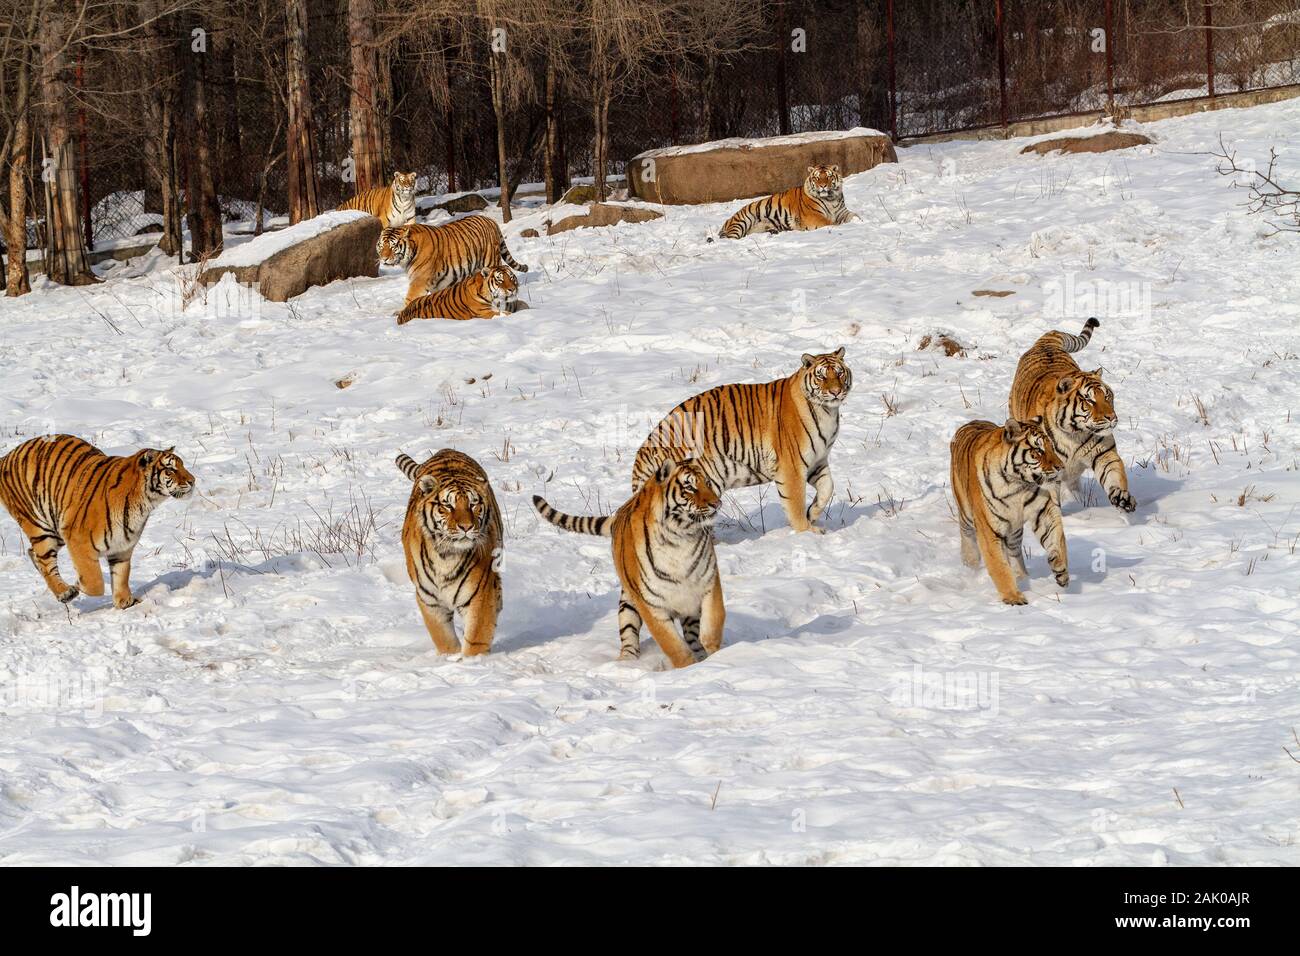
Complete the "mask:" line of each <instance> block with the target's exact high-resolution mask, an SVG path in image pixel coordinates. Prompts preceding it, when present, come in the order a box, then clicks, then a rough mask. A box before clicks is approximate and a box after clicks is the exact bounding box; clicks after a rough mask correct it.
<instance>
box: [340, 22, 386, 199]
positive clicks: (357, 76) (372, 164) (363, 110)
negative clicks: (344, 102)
mask: <svg viewBox="0 0 1300 956" xmlns="http://www.w3.org/2000/svg"><path fill="white" fill-rule="evenodd" d="M348 47H349V49H350V52H351V65H352V78H351V83H350V87H351V99H350V102H349V107H348V121H349V130H350V132H351V136H352V162H353V164H354V167H353V171H354V173H355V174H356V186H357V192H358V193H363V192H365V191H366V190H367V189H373V188H374V187H376V186H382V185H384V137H383V126H382V124H381V119H380V115H379V64H378V58H377V54H376V44H375V4H374V0H348Z"/></svg>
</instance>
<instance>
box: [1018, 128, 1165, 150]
mask: <svg viewBox="0 0 1300 956" xmlns="http://www.w3.org/2000/svg"><path fill="white" fill-rule="evenodd" d="M1150 142H1151V140H1150V138H1149V137H1146V136H1143V135H1142V134H1141V133H1134V132H1131V131H1128V130H1119V129H1112V130H1107V131H1105V132H1102V133H1089V134H1085V135H1082V136H1054V137H1052V138H1051V139H1043V140H1039V141H1038V142H1036V143H1030V144H1029V145H1028V146H1026V147H1025V148H1024V149H1022V150H1021V151H1020V152H1022V153H1037V154H1038V155H1039V156H1046V155H1047V154H1048V153H1051V152H1060V153H1105V152H1109V151H1110V150H1112V149H1129V148H1130V147H1133V146H1146V145H1147V144H1149V143H1150Z"/></svg>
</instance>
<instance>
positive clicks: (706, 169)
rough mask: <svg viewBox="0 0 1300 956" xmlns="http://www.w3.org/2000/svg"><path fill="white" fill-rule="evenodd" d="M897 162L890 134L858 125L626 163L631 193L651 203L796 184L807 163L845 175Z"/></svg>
mask: <svg viewBox="0 0 1300 956" xmlns="http://www.w3.org/2000/svg"><path fill="white" fill-rule="evenodd" d="M896 162H898V155H897V153H895V152H894V144H893V143H892V142H890V139H889V137H888V136H886V135H885V134H884V133H879V132H877V131H875V130H872V129H862V128H858V129H851V130H848V131H832V132H824V133H799V134H796V135H794V136H773V137H769V138H767V139H721V140H717V141H716V142H712V143H701V144H700V145H699V146H673V147H669V148H667V149H652V150H650V151H649V152H646V153H641V154H640V155H639V156H636V157H634V158H633V159H632V160H631V162H629V163H628V164H627V181H628V190H629V194H630V195H632V196H636V197H637V198H638V199H645V200H648V201H650V202H657V203H674V204H675V203H706V202H730V201H731V200H733V199H750V198H753V197H755V196H769V195H771V194H772V193H778V192H781V191H783V190H786V189H790V188H791V187H792V186H798V185H800V184H801V183H803V181H804V179H805V177H806V176H807V175H808V167H809V166H814V165H818V164H823V163H825V164H835V165H838V166H839V167H840V172H841V173H843V174H844V175H845V176H849V175H852V174H853V173H860V172H862V171H863V170H867V169H871V168H872V167H873V166H878V165H879V164H880V163H896Z"/></svg>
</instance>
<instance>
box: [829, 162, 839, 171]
mask: <svg viewBox="0 0 1300 956" xmlns="http://www.w3.org/2000/svg"><path fill="white" fill-rule="evenodd" d="M839 171H840V167H839V164H838V163H837V164H835V165H834V166H832V167H831V172H833V173H838V172H839Z"/></svg>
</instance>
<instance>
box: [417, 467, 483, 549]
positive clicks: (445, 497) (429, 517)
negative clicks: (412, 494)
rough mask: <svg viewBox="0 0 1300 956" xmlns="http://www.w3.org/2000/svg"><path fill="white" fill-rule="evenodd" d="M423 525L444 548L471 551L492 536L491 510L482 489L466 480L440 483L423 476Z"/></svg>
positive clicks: (420, 488)
mask: <svg viewBox="0 0 1300 956" xmlns="http://www.w3.org/2000/svg"><path fill="white" fill-rule="evenodd" d="M416 489H417V491H418V493H419V500H418V502H417V504H416V507H417V508H419V514H420V523H421V524H422V525H423V526H424V530H425V533H426V534H428V535H429V537H431V538H433V540H434V541H435V542H436V543H437V544H438V545H439V546H440V547H442V548H445V549H447V550H450V551H468V550H469V549H471V548H473V547H474V546H475V545H477V544H478V543H479V542H480V541H483V540H485V539H486V537H487V535H488V522H489V521H490V520H491V517H492V516H491V513H490V512H491V508H490V506H489V502H488V497H487V495H486V494H485V493H484V491H483V488H482V486H481V485H480V484H479V483H478V482H475V481H471V480H469V479H466V478H450V479H444V480H443V481H441V482H439V481H437V480H436V479H435V478H434V477H433V476H432V475H421V476H420V478H419V480H418V481H417V482H416Z"/></svg>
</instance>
